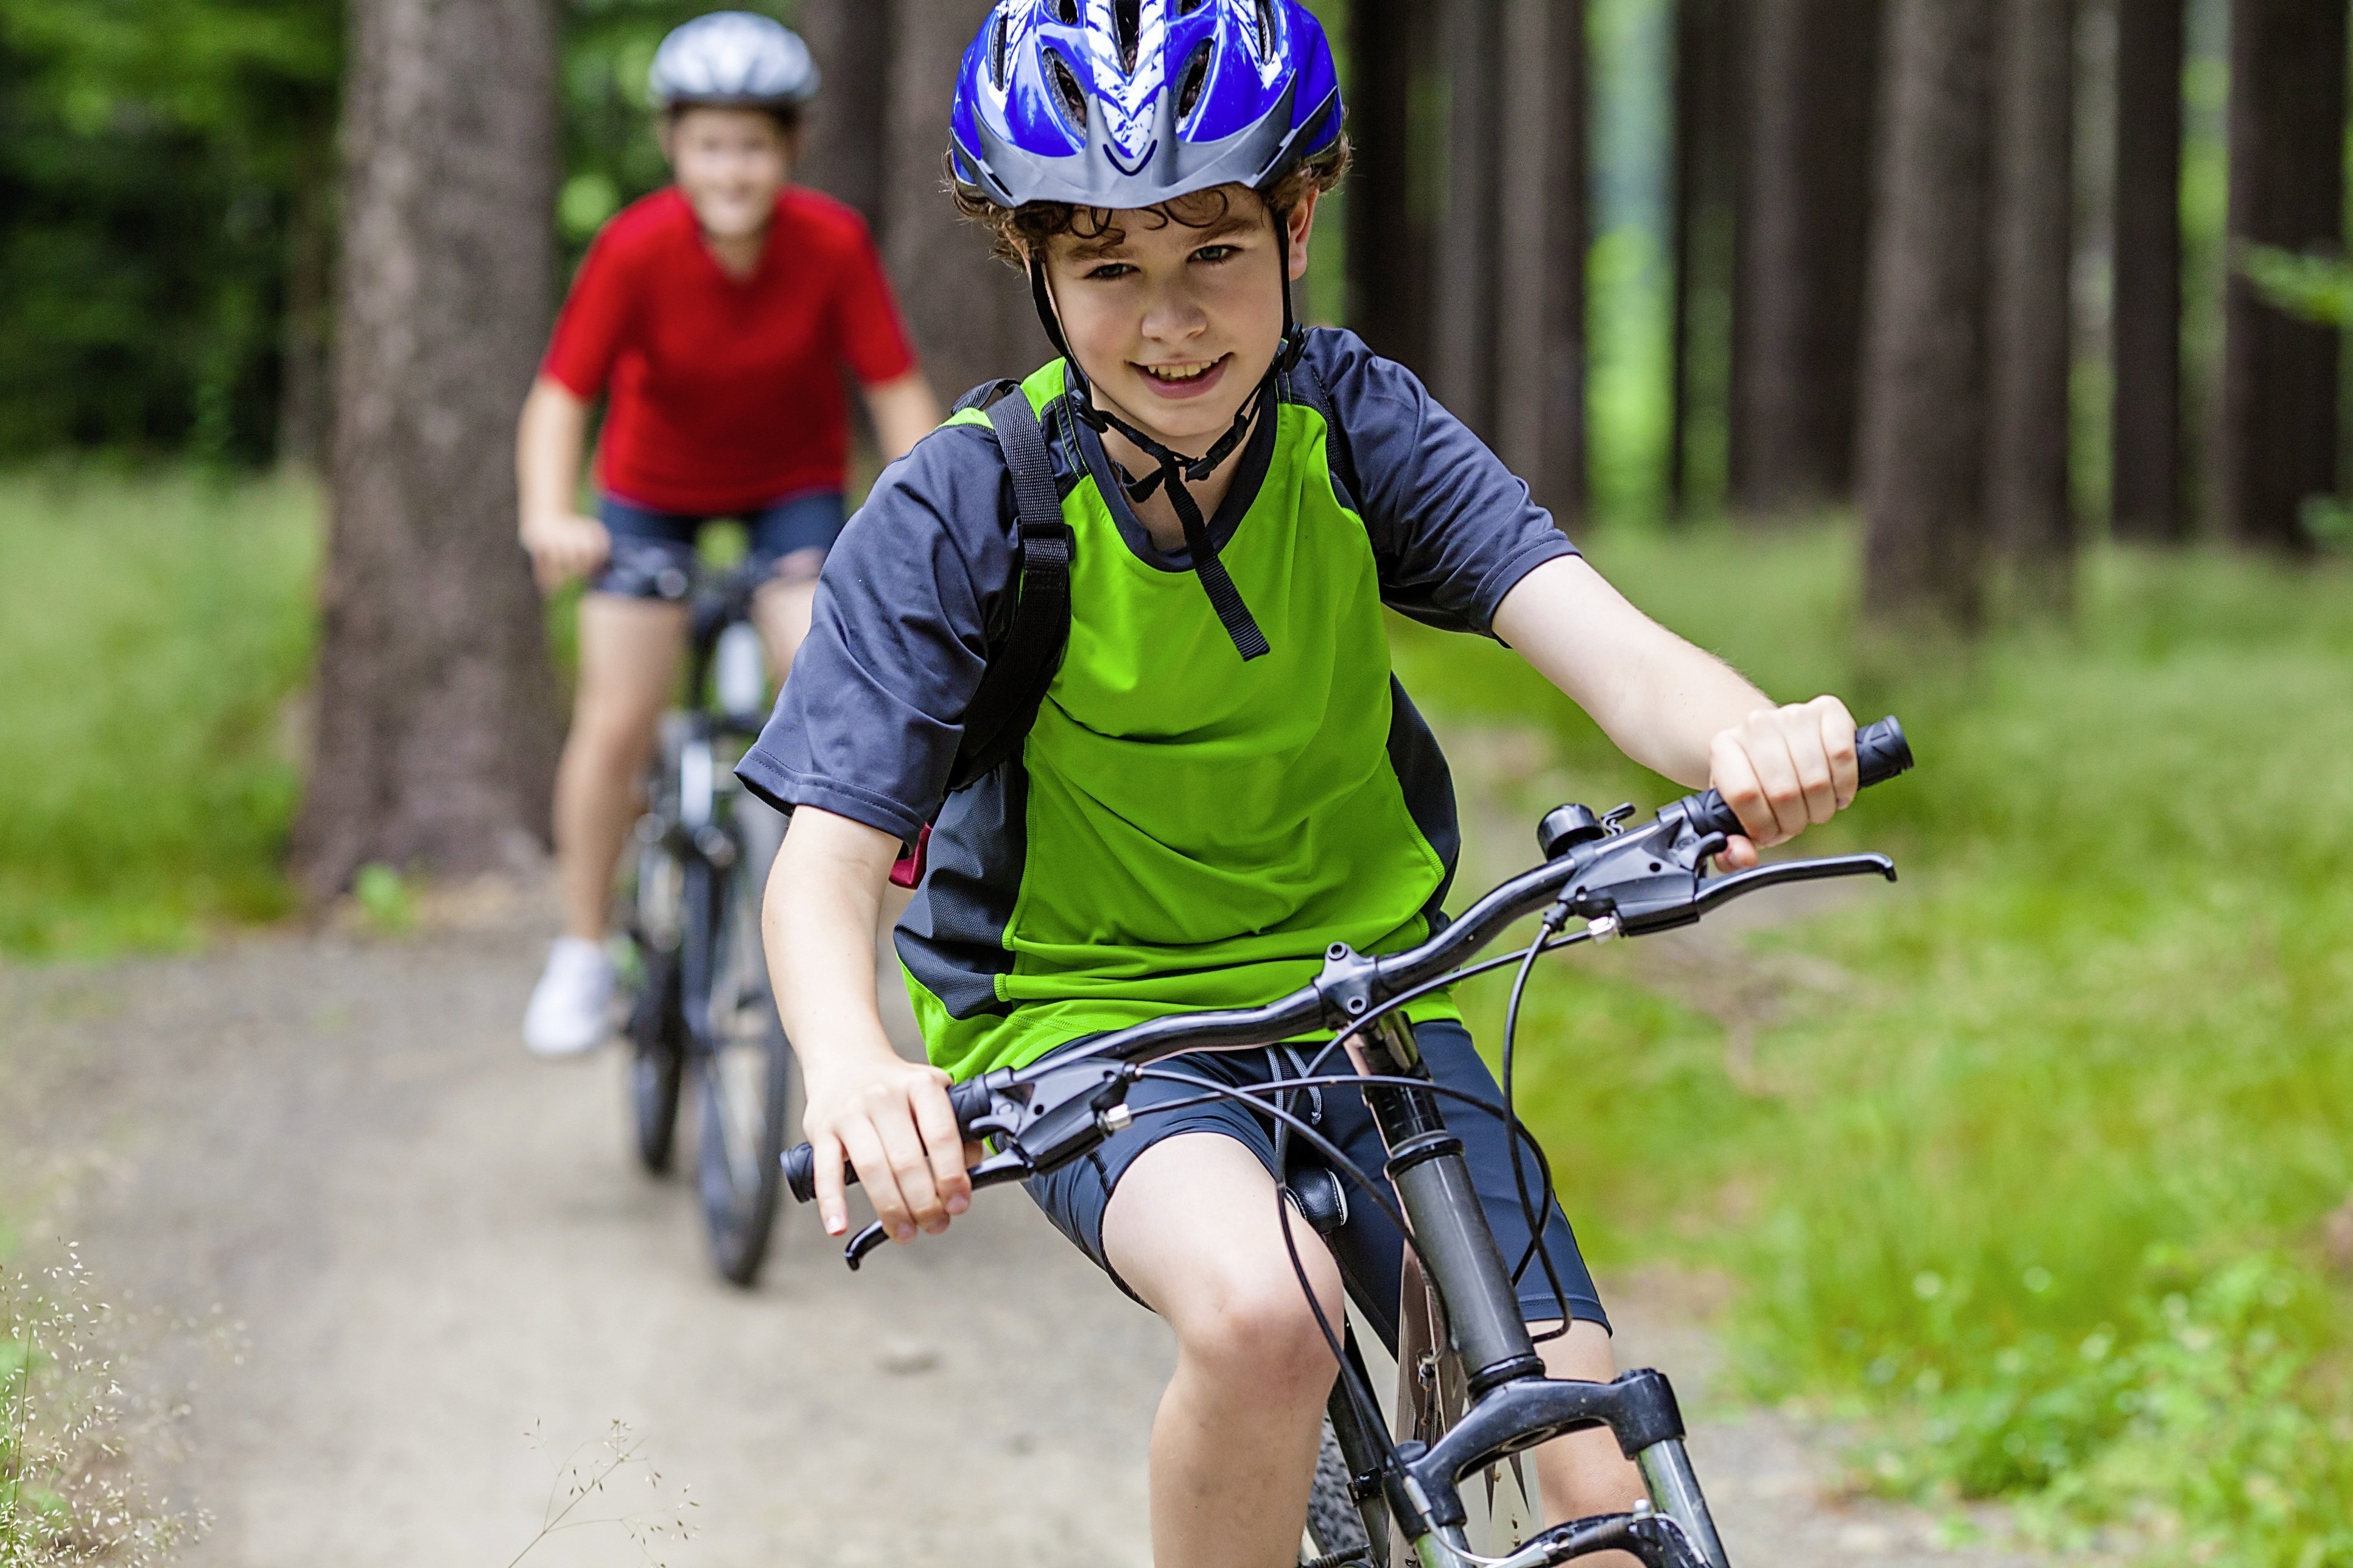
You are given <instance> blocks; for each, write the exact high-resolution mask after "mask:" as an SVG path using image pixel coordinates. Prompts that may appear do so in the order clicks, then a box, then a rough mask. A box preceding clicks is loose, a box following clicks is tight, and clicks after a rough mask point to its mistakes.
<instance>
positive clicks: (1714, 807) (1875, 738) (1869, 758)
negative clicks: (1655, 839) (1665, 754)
mask: <svg viewBox="0 0 2353 1568" xmlns="http://www.w3.org/2000/svg"><path fill="white" fill-rule="evenodd" d="M1854 764H1855V778H1856V782H1857V784H1858V786H1859V787H1862V788H1866V789H1867V788H1869V787H1870V786H1871V785H1873V784H1885V783H1886V782H1887V781H1888V780H1889V779H1892V778H1894V777H1895V776H1896V775H1897V774H1898V773H1909V772H1910V771H1911V769H1912V745H1911V742H1908V741H1906V740H1905V738H1904V726H1903V725H1901V724H1899V723H1897V722H1896V721H1894V719H1893V718H1892V717H1891V718H1886V719H1882V720H1881V721H1879V722H1878V723H1876V724H1866V725H1864V726H1863V727H1862V729H1860V730H1857V731H1855V732H1854ZM1668 812H1681V813H1682V814H1683V820H1684V821H1686V822H1688V823H1690V824H1691V826H1692V831H1693V832H1694V833H1696V834H1698V835H1699V836H1700V837H1703V838H1704V837H1706V836H1707V835H1709V834H1711V833H1721V834H1724V835H1725V837H1730V836H1732V835H1734V834H1736V833H1745V832H1746V831H1747V830H1746V828H1744V827H1742V826H1740V818H1739V816H1737V815H1736V814H1735V813H1734V811H1733V809H1732V807H1730V806H1728V805H1725V804H1724V797H1723V796H1722V795H1718V794H1716V793H1715V791H1714V790H1712V789H1711V790H1702V791H1701V792H1700V793H1699V794H1697V795H1685V796H1683V799H1681V800H1679V801H1677V802H1676V803H1675V804H1674V805H1671V806H1669V807H1667V810H1666V811H1662V812H1661V813H1660V814H1659V815H1660V816H1666V815H1667V814H1668Z"/></svg>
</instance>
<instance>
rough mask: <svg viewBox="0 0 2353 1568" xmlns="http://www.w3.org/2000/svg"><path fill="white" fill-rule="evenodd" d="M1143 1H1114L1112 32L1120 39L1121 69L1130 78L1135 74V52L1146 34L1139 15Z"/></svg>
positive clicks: (1142, 20)
mask: <svg viewBox="0 0 2353 1568" xmlns="http://www.w3.org/2000/svg"><path fill="white" fill-rule="evenodd" d="M1141 8H1142V5H1141V0H1112V7H1111V25H1112V31H1113V33H1115V34H1116V35H1117V36H1118V37H1119V68H1120V69H1121V70H1122V71H1123V72H1124V73H1125V74H1126V75H1128V76H1134V74H1135V51H1136V48H1137V46H1138V43H1139V41H1140V40H1141V38H1142V37H1143V33H1144V19H1143V18H1142V17H1141V16H1138V15H1137V13H1138V11H1139V10H1140V9H1141Z"/></svg>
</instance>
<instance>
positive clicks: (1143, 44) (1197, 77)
mask: <svg viewBox="0 0 2353 1568" xmlns="http://www.w3.org/2000/svg"><path fill="white" fill-rule="evenodd" d="M952 129H953V132H954V136H955V145H954V149H953V156H952V162H953V164H954V168H955V178H956V182H957V183H958V184H960V185H962V186H963V187H964V188H965V191H966V192H967V193H968V194H970V195H976V196H980V197H983V198H985V199H987V200H988V201H992V202H996V203H997V204H999V205H1004V206H1009V207H1018V206H1022V205H1027V204H1028V203H1030V202H1069V203H1071V204H1072V205H1082V206H1093V207H1114V208H1115V207H1148V206H1156V205H1159V204H1160V203H1162V202H1166V201H1169V200H1172V199H1174V198H1175V197H1177V196H1182V195H1190V194H1191V193H1193V192H1195V191H1202V190H1208V188H1210V187H1211V186H1213V185H1222V184H1242V185H1248V186H1250V188H1251V189H1253V190H1258V189H1262V188H1264V187H1265V186H1266V185H1267V184H1269V183H1271V181H1273V180H1274V179H1276V178H1277V177H1279V176H1280V175H1281V174H1283V172H1284V171H1286V170H1287V169H1289V168H1290V167H1291V166H1292V165H1293V164H1294V163H1298V162H1300V161H1301V160H1303V159H1306V158H1312V157H1314V155H1315V154H1316V153H1321V152H1324V150H1325V149H1327V148H1329V147H1331V146H1332V145H1333V143H1334V142H1337V141H1338V140H1339V136H1340V78H1339V73H1338V71H1337V70H1336V69H1335V68H1334V66H1333V63H1332V46H1331V44H1330V42H1329V41H1328V40H1326V39H1325V37H1324V27H1323V25H1322V24H1321V23H1319V22H1318V21H1316V19H1315V17H1314V15H1313V14H1312V13H1310V12H1309V11H1308V10H1307V8H1306V7H1305V6H1303V5H1301V4H1299V0H997V5H996V7H995V8H994V9H993V10H991V11H990V13H989V16H988V19H987V22H985V23H984V24H982V26H981V29H980V36H979V37H976V38H975V39H974V40H973V43H972V47H970V48H969V49H966V50H965V57H964V67H963V69H962V71H961V73H960V74H959V76H958V78H957V81H956V95H955V117H954V120H953V121H952Z"/></svg>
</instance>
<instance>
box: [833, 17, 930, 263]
mask: <svg viewBox="0 0 2353 1568" xmlns="http://www.w3.org/2000/svg"><path fill="white" fill-rule="evenodd" d="M800 31H801V37H803V38H804V39H806V40H807V43H808V47H809V52H810V54H812V55H813V56H815V57H816V58H817V65H818V71H819V72H820V73H822V80H821V81H820V82H819V84H818V99H817V102H816V103H815V104H814V105H812V106H811V108H810V111H809V116H808V121H807V127H806V129H804V130H803V132H801V163H800V169H799V171H798V174H799V177H800V178H801V179H802V180H803V181H805V182H806V183H807V184H810V185H812V186H814V187H815V188H817V189H818V190H820V191H823V192H825V193H826V194H827V195H829V196H833V197H835V198H836V199H838V200H840V201H845V202H848V203H849V205H851V206H853V207H856V208H857V209H858V211H859V213H860V215H861V216H863V217H864V218H865V219H866V222H867V225H868V226H870V227H871V228H873V229H874V230H875V231H876V232H877V233H880V232H881V226H882V191H883V184H882V151H883V125H884V123H885V119H884V110H885V108H886V107H887V106H888V104H889V102H890V85H891V7H890V6H889V5H885V4H881V3H880V0H801V8H800ZM944 112H945V111H944V110H943V114H944Z"/></svg>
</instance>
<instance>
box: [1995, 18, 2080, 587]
mask: <svg viewBox="0 0 2353 1568" xmlns="http://www.w3.org/2000/svg"><path fill="white" fill-rule="evenodd" d="M2074 65H2075V6H2074V0H2000V38H1999V44H1998V48H1997V53H1996V65H1995V74H1994V118H1993V124H1994V147H1993V156H1994V218H1993V272H1992V307H1993V314H1992V318H1991V321H1990V323H1989V344H1988V347H1989V360H1990V365H1989V377H1988V381H1989V385H1990V387H1991V390H1992V408H1991V419H1992V428H1991V437H1992V446H1991V447H1990V448H1989V452H1988V454H1987V462H1986V502H1987V511H1988V513H1989V528H1990V532H1991V536H1992V542H1993V544H1994V547H1995V548H1996V550H1997V551H1999V552H2000V555H2001V557H2002V559H2003V562H2004V566H2005V575H2006V576H2007V578H2008V580H2009V583H2008V585H2009V587H2010V589H2011V590H2012V592H2013V593H2014V594H2015V595H2016V596H2017V597H2018V598H2019V599H2020V600H2021V602H2022V604H2023V605H2025V606H2027V607H2030V608H2033V609H2040V610H2060V609H2064V608H2065V607H2066V606H2067V605H2068V604H2069V603H2070V602H2071V601H2072V599H2073V556H2074V548H2075V530H2074V521H2073V496H2072V494H2071V493H2070V491H2069V489H2068V484H2067V456H2068V418H2067V414H2068V399H2067V380H2068V372H2069V370H2070V368H2071V361H2072V360H2073V355H2072V353H2070V352H2069V350H2070V346H2071V344H2070V339H2071V337H2072V328H2073V320H2072V315H2071V312H2070V311H2069V310H2068V304H2069V299H2070V289H2069V287H2068V285H2069V282H2070V278H2071V274H2072V273H2073V267H2074V259H2075V255H2074V228H2075V226H2074V222H2073V217H2074V207H2075V178H2074V175H2075V165H2074V141H2075V115H2074V79H2075V71H2074Z"/></svg>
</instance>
